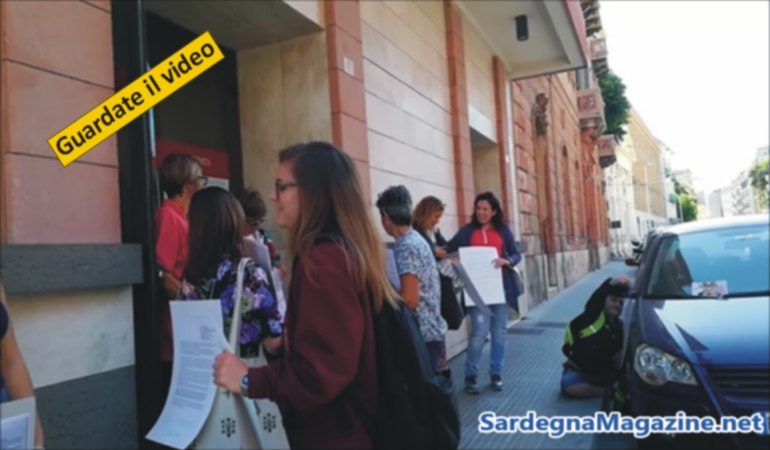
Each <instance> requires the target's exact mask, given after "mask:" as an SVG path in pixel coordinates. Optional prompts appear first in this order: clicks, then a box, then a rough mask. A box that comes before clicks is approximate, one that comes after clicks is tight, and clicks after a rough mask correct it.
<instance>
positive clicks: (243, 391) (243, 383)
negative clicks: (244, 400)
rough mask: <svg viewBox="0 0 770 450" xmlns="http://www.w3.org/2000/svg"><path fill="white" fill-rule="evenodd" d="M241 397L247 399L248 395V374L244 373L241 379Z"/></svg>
mask: <svg viewBox="0 0 770 450" xmlns="http://www.w3.org/2000/svg"><path fill="white" fill-rule="evenodd" d="M241 395H243V396H244V397H248V395H249V372H248V371H246V373H245V374H243V378H241Z"/></svg>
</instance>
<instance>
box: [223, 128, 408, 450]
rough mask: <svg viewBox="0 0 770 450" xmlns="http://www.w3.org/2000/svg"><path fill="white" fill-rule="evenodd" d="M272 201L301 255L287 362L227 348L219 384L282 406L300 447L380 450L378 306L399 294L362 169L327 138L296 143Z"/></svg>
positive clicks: (292, 293)
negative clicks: (376, 425) (376, 447)
mask: <svg viewBox="0 0 770 450" xmlns="http://www.w3.org/2000/svg"><path fill="white" fill-rule="evenodd" d="M273 200H274V201H275V202H276V205H277V215H276V223H277V224H278V226H280V227H282V228H284V229H286V230H288V232H289V250H290V252H291V254H292V255H293V256H294V264H293V267H292V277H291V285H290V286H289V299H288V302H287V303H288V305H287V311H286V317H285V322H284V345H283V357H282V358H280V359H278V360H276V361H274V362H272V363H270V364H268V365H267V366H264V367H259V368H252V369H248V368H247V367H246V365H245V364H244V363H243V362H242V361H241V360H240V359H238V358H236V357H235V356H233V355H232V354H231V353H228V352H225V353H223V354H222V355H220V356H219V357H218V358H217V360H216V363H215V374H214V375H215V382H216V384H217V385H219V386H221V387H224V388H226V389H228V390H230V391H232V392H235V393H239V394H244V395H248V396H249V397H251V398H269V399H270V400H273V401H275V402H276V403H277V404H278V405H279V407H280V408H281V413H282V415H283V419H284V427H285V428H286V432H287V435H288V438H289V443H290V444H291V447H292V448H358V449H364V448H371V447H372V445H373V443H372V438H371V436H370V434H369V432H368V431H367V429H369V428H370V425H371V424H372V421H373V418H374V413H375V409H376V406H377V374H376V368H377V362H376V360H375V341H374V329H373V325H372V310H373V309H379V308H380V307H381V306H382V302H383V301H396V299H397V297H398V295H397V294H396V292H395V291H394V290H393V288H392V287H391V286H390V283H389V282H388V279H387V276H386V273H387V271H386V269H385V255H384V253H385V252H384V246H383V244H382V242H381V241H380V239H379V237H378V235H377V233H376V231H375V228H374V223H373V221H372V219H371V217H370V216H369V214H367V212H366V211H369V209H370V208H369V205H368V203H367V202H366V201H365V199H364V195H363V190H362V189H361V186H360V184H359V181H358V176H357V174H356V170H355V166H354V165H353V162H352V160H351V159H350V158H349V157H348V156H347V155H346V154H345V153H343V152H341V151H340V150H338V149H337V148H336V147H334V146H333V145H331V144H328V143H325V142H311V143H307V144H298V145H295V146H293V147H289V148H287V149H285V150H283V151H281V153H280V164H279V166H278V170H277V175H276V181H275V197H274V199H273Z"/></svg>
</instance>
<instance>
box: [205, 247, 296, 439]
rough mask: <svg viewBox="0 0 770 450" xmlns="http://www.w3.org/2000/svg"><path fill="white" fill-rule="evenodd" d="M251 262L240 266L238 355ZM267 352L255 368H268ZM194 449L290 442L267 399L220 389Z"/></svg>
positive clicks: (232, 341) (234, 347) (233, 337)
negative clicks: (247, 278) (245, 282)
mask: <svg viewBox="0 0 770 450" xmlns="http://www.w3.org/2000/svg"><path fill="white" fill-rule="evenodd" d="M249 261H250V259H249V258H243V259H241V261H240V263H239V264H238V275H237V284H236V290H235V292H236V297H235V299H236V301H235V302H234V303H235V305H234V308H233V320H232V325H231V327H230V336H229V340H228V341H229V347H230V351H232V352H234V353H235V354H236V355H237V354H238V353H237V351H238V337H239V336H240V328H241V308H242V306H243V278H244V272H245V270H246V264H247V263H248V262H249ZM266 364H267V361H266V360H265V356H264V351H262V352H260V355H259V356H258V357H257V358H256V361H255V365H256V366H262V365H266ZM191 448H195V449H241V448H248V449H288V448H289V441H288V439H287V438H286V431H285V430H284V428H283V421H282V418H281V412H280V411H279V409H278V405H276V404H275V403H274V402H272V401H270V400H267V399H260V400H251V399H249V398H246V397H244V396H241V395H236V394H233V393H231V392H229V391H227V390H226V389H221V388H220V389H217V393H216V396H215V397H214V404H213V406H212V408H211V413H210V414H209V417H208V419H206V424H205V425H204V426H203V429H202V430H201V432H200V434H198V437H196V438H195V441H194V442H193V444H192V445H191Z"/></svg>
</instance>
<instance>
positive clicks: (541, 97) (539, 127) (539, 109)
mask: <svg viewBox="0 0 770 450" xmlns="http://www.w3.org/2000/svg"><path fill="white" fill-rule="evenodd" d="M547 109H548V97H546V95H545V94H543V93H540V94H537V96H536V97H535V104H534V106H532V117H533V119H534V121H535V135H536V136H545V135H546V134H547V133H548V117H547V115H546V113H547Z"/></svg>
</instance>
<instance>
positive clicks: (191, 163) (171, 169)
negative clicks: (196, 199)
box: [159, 153, 203, 198]
mask: <svg viewBox="0 0 770 450" xmlns="http://www.w3.org/2000/svg"><path fill="white" fill-rule="evenodd" d="M159 172H160V187H161V189H163V192H165V193H166V195H167V196H168V198H174V197H176V196H177V195H179V194H181V193H182V189H183V188H184V185H185V184H187V183H192V182H194V181H195V180H196V179H197V178H198V177H200V176H202V175H203V168H202V167H201V163H200V162H198V160H197V159H195V158H193V157H192V156H190V155H183V154H181V153H173V154H171V155H168V156H166V158H165V159H164V160H163V165H162V166H161V167H160V171H159Z"/></svg>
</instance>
